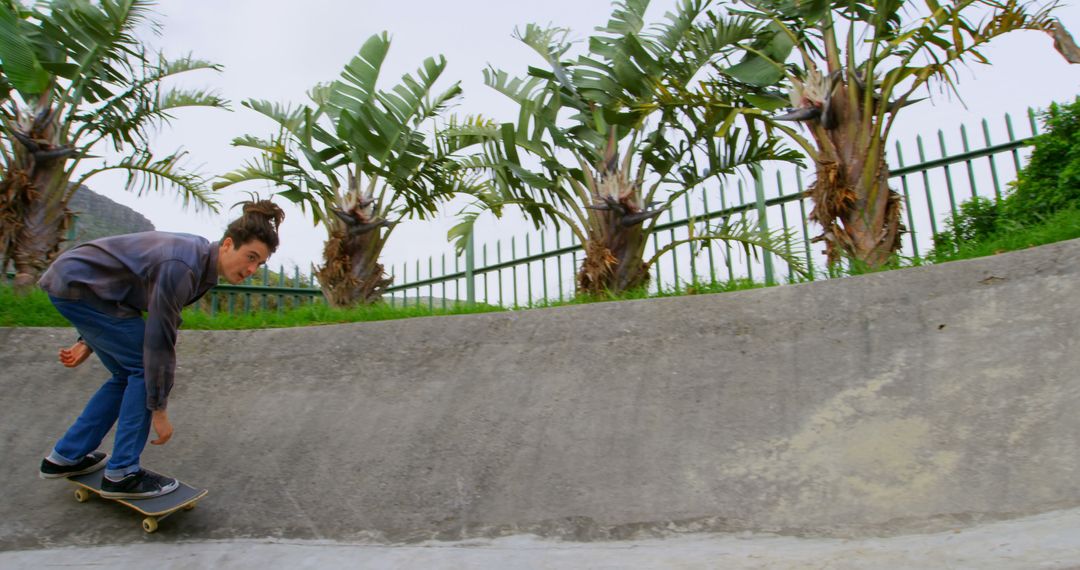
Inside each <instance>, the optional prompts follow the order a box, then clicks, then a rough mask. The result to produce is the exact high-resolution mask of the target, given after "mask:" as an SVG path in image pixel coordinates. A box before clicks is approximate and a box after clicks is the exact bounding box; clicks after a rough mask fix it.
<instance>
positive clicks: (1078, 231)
mask: <svg viewBox="0 0 1080 570" xmlns="http://www.w3.org/2000/svg"><path fill="white" fill-rule="evenodd" d="M1075 238H1080V209H1069V210H1063V211H1060V212H1058V213H1056V214H1054V215H1052V216H1050V217H1048V218H1046V219H1045V221H1043V222H1042V223H1040V224H1037V225H1032V226H1029V227H1024V228H1019V229H1016V230H1015V231H1010V232H1001V233H1000V234H995V235H993V236H991V237H990V238H989V239H986V240H981V241H978V242H975V243H969V244H963V245H961V246H960V247H959V248H958V249H957V250H956V251H955V252H953V253H950V254H949V255H947V256H945V255H939V256H937V257H936V258H935V259H934V260H933V263H944V262H948V261H957V260H961V259H972V258H976V257H983V256H987V255H994V254H997V253H1003V252H1006V251H1015V250H1021V249H1027V248H1029V247H1035V246H1038V245H1044V244H1048V243H1054V242H1058V241H1064V240H1069V239H1075ZM927 263H930V262H929V261H925V260H915V261H914V262H913V264H916V265H924V264H927ZM764 286H765V285H764V284H762V283H757V282H754V281H750V280H749V279H738V280H735V281H733V282H722V283H695V284H682V285H681V286H680V287H679V289H677V290H676V289H673V288H672V289H668V290H664V291H661V292H659V293H657V292H655V291H652V292H649V291H645V290H639V291H633V292H629V293H627V294H625V295H619V296H617V297H603V296H584V295H583V296H578V297H575V298H573V299H569V300H561V301H541V302H537V303H534V304H532V305H529V306H524V307H515V308H514V309H513V310H525V309H540V308H549V307H561V306H569V305H581V304H586V303H598V302H611V301H625V300H634V299H646V298H657V297H675V296H682V295H701V294H712V293H726V292H730V291H741V290H746V289H755V288H760V287H764ZM506 310H511V309H505V308H502V307H497V306H493V305H484V304H478V305H475V306H472V307H469V306H466V305H465V304H463V303H462V304H459V305H456V306H452V307H448V308H446V309H443V308H439V307H436V308H427V307H425V306H415V305H412V306H406V307H401V306H391V305H388V304H379V305H374V306H369V307H356V308H352V309H335V308H332V307H328V306H325V305H322V304H314V305H305V306H302V307H298V308H293V309H289V310H286V311H283V312H282V313H280V314H279V313H277V312H275V311H267V312H262V311H260V312H254V313H247V314H234V315H229V314H224V313H219V314H217V315H215V316H213V317H211V316H210V315H209V314H207V313H205V312H196V311H193V310H191V309H187V310H185V311H184V324H183V328H184V329H188V330H237V329H262V328H283V327H300V326H314V325H326V324H338V323H355V322H366V321H386V320H394V319H410V318H416V317H436V316H445V315H464V314H475V313H490V312H495V311H506ZM0 326H3V327H66V326H70V324H69V323H68V322H67V320H66V319H64V318H63V317H62V316H60V314H59V313H57V312H56V309H55V308H53V306H52V303H50V302H49V299H48V297H47V296H46V295H45V293H43V292H41V291H39V290H35V291H33V292H32V293H31V294H30V295H28V296H25V297H16V296H15V295H14V293H13V292H12V291H11V288H10V287H9V286H7V285H0Z"/></svg>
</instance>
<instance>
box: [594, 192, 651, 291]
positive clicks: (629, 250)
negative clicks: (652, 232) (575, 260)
mask: <svg viewBox="0 0 1080 570" xmlns="http://www.w3.org/2000/svg"><path fill="white" fill-rule="evenodd" d="M596 215H597V216H599V217H600V220H601V224H600V227H601V228H602V231H599V232H593V233H591V235H590V236H589V238H590V239H589V241H588V242H587V243H586V244H585V260H584V261H583V262H582V264H581V269H580V270H579V271H578V275H577V287H578V292H579V293H586V294H590V295H600V294H616V295H617V294H621V293H624V292H626V291H630V290H632V289H636V288H638V287H642V286H644V285H645V284H647V283H648V282H649V270H648V268H647V267H645V263H644V261H642V255H643V254H644V252H645V243H646V238H647V237H648V236H647V235H646V234H645V231H644V229H643V228H642V224H640V223H638V224H634V225H631V226H622V225H620V224H619V216H618V214H616V213H615V212H611V211H598V212H597V213H596Z"/></svg>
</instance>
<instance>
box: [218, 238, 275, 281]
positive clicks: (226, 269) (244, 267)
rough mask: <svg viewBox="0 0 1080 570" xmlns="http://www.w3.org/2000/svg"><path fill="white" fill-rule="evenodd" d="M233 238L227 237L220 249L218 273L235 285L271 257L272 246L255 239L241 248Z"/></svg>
mask: <svg viewBox="0 0 1080 570" xmlns="http://www.w3.org/2000/svg"><path fill="white" fill-rule="evenodd" d="M234 245H235V244H233V240H232V238H228V237H227V238H225V239H224V240H223V241H222V242H221V248H220V249H219V250H218V275H219V276H221V277H224V278H225V280H226V281H228V282H229V283H232V284H233V285H237V284H239V283H240V282H241V281H243V280H244V279H247V278H248V277H250V276H252V275H254V274H255V272H256V271H258V270H259V266H260V265H262V264H263V263H266V260H267V258H269V257H270V248H269V247H266V244H265V243H263V242H261V241H259V240H257V239H253V240H251V241H249V242H247V243H245V244H244V245H242V246H240V248H239V249H237V248H235V247H234Z"/></svg>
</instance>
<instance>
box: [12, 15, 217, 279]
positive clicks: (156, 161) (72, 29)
mask: <svg viewBox="0 0 1080 570" xmlns="http://www.w3.org/2000/svg"><path fill="white" fill-rule="evenodd" d="M152 4H153V3H152V2H149V1H146V0H101V1H99V2H90V1H88V0H51V1H49V2H42V3H38V4H35V6H34V7H33V8H29V9H28V8H24V7H23V6H22V5H21V4H19V3H18V2H16V1H15V0H0V67H2V68H0V168H2V169H3V170H2V173H0V249H2V254H3V260H2V261H3V263H2V264H0V267H3V268H6V267H7V266H8V263H9V262H12V263H13V264H14V267H15V271H16V278H15V286H16V289H17V290H19V291H26V290H27V289H29V288H30V287H31V286H32V285H33V284H34V283H35V282H36V281H37V278H38V276H39V275H40V274H41V273H42V272H43V271H44V270H45V268H46V267H47V266H48V264H49V262H50V261H51V260H52V259H53V258H54V257H55V256H56V255H57V253H58V252H59V251H60V246H61V243H62V241H63V238H64V235H65V233H66V231H67V228H68V226H69V224H70V223H71V215H72V214H71V212H70V211H69V210H68V208H67V205H68V203H69V201H70V200H71V197H72V196H73V195H74V193H75V191H76V190H78V188H79V187H80V186H81V185H83V184H84V183H85V182H86V181H87V180H89V179H90V178H91V177H93V176H95V175H97V174H100V173H102V172H109V171H124V172H127V174H128V178H127V189H128V190H135V191H137V192H138V193H139V194H140V195H142V194H143V193H144V192H149V191H161V190H163V189H172V190H175V191H177V192H178V193H179V194H180V196H181V197H182V199H183V203H184V205H185V206H187V205H189V204H192V203H193V204H194V205H195V207H197V208H199V207H208V208H210V209H216V207H217V201H216V200H215V199H214V197H213V194H212V192H211V190H210V188H209V185H208V183H207V180H206V179H205V178H204V177H203V176H202V175H200V174H198V173H195V172H192V171H190V170H188V169H186V168H185V167H184V160H183V158H184V156H185V153H184V152H183V151H176V152H174V153H172V154H169V155H167V156H164V157H157V156H155V154H154V153H153V151H152V149H151V148H150V143H149V136H148V135H149V133H150V132H151V130H152V129H153V128H155V127H157V126H159V125H161V124H162V123H165V122H168V121H169V120H170V119H172V118H173V112H174V111H176V110H177V109H181V108H185V107H216V108H224V107H226V102H225V101H224V100H223V99H222V98H221V97H219V96H218V95H216V94H214V93H212V92H208V91H204V90H190V89H169V88H165V87H164V86H163V85H162V83H163V82H164V81H166V80H167V79H169V78H173V77H175V76H178V75H181V74H185V73H189V72H192V71H198V70H213V71H220V69H221V68H220V67H219V66H217V65H215V64H212V63H210V62H207V61H203V60H199V59H195V58H193V57H191V56H187V57H182V58H179V59H172V60H170V59H166V58H165V57H163V56H161V55H155V54H151V53H150V52H149V51H148V49H147V47H146V46H145V45H144V44H143V43H142V42H140V41H139V40H138V39H136V37H135V35H134V33H135V30H136V28H138V27H140V26H142V25H144V24H149V25H151V26H154V25H156V24H154V22H153V20H152V18H151V12H150V7H151V6H152ZM110 144H111V146H112V148H113V150H114V151H116V152H117V153H119V154H122V155H123V156H122V157H121V158H118V159H115V160H103V159H100V158H98V157H95V156H94V155H93V154H92V153H93V152H94V151H95V150H96V149H99V148H104V147H107V146H108V145H110Z"/></svg>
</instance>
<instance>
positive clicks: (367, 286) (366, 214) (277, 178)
mask: <svg viewBox="0 0 1080 570" xmlns="http://www.w3.org/2000/svg"><path fill="white" fill-rule="evenodd" d="M389 49H390V39H389V37H388V35H387V34H386V33H385V32H383V33H381V34H376V35H374V36H372V37H371V38H369V39H368V40H367V41H366V42H365V43H364V45H363V47H361V49H360V52H359V53H358V54H357V55H356V56H355V57H354V58H353V59H352V60H351V61H350V62H349V63H348V65H346V66H345V69H344V70H343V71H342V73H341V76H340V78H339V79H337V80H335V81H333V82H332V83H329V84H323V85H318V86H316V87H315V88H313V89H312V90H311V91H310V92H309V98H310V100H311V103H310V104H309V105H301V106H299V107H295V108H294V107H291V106H282V105H279V104H274V103H270V102H266V101H259V100H248V101H244V102H243V105H244V106H245V107H247V108H249V109H252V110H254V111H256V112H258V113H260V114H262V115H263V116H265V117H267V118H269V119H270V120H271V121H273V122H274V123H275V124H276V125H277V129H276V132H275V133H274V134H273V135H271V136H270V137H267V138H260V137H255V136H251V135H247V136H243V137H239V138H237V139H235V140H234V142H233V144H235V145H237V146H241V147H249V148H253V149H256V150H258V151H259V155H258V157H257V158H256V159H254V160H253V161H249V162H248V164H246V165H245V166H244V167H242V168H240V169H238V170H236V171H234V172H231V173H229V174H226V175H224V176H223V177H222V178H221V180H220V181H218V182H217V183H215V184H214V187H215V188H218V189H220V188H224V187H227V186H230V185H232V184H237V183H240V182H246V181H251V180H263V181H269V182H270V183H271V184H272V185H274V187H276V188H279V189H280V190H278V191H277V194H279V195H280V196H282V197H284V198H286V199H289V200H291V201H293V202H294V203H297V204H299V205H300V206H301V207H302V208H303V209H304V211H305V212H307V211H309V210H310V213H311V216H312V219H313V221H314V223H315V224H316V225H319V224H321V225H322V226H324V227H325V229H326V231H327V235H328V238H327V241H326V243H325V246H324V249H323V262H324V263H323V265H322V267H320V268H319V269H318V271H317V276H318V279H319V283H320V286H321V287H322V290H323V293H324V295H325V296H326V298H327V300H328V301H329V302H330V303H331V304H332V305H334V306H337V307H347V306H352V305H356V304H370V303H374V302H377V301H379V300H380V299H381V298H382V295H383V292H384V291H385V290H386V288H387V287H388V286H389V285H390V284H391V282H392V278H391V277H388V276H387V275H386V273H385V269H384V267H383V265H382V264H381V263H379V256H380V255H381V253H382V250H383V248H384V246H385V245H386V243H387V240H388V239H389V237H390V235H391V233H392V232H393V229H394V226H395V225H397V224H398V223H399V222H400V221H401V220H402V219H404V218H408V217H415V218H419V219H424V218H425V217H427V216H429V215H432V214H434V213H435V212H436V211H437V209H438V207H439V205H440V204H441V203H443V202H444V201H446V200H449V199H451V198H452V197H453V196H454V195H455V194H457V193H459V192H465V191H469V189H470V188H471V186H470V184H472V182H471V180H472V178H475V176H471V175H469V174H467V173H464V172H462V171H460V170H459V168H458V166H457V163H456V162H455V161H454V158H455V152H456V151H457V149H456V148H455V147H454V146H453V145H452V143H451V142H449V140H448V139H446V138H444V137H440V136H439V133H438V132H434V133H432V132H431V131H432V130H433V127H432V123H434V121H435V120H436V119H437V118H438V117H439V116H440V115H441V113H443V111H444V110H445V109H446V108H447V106H448V105H449V104H450V103H451V102H452V101H453V100H454V99H455V98H456V97H458V96H459V95H460V93H461V88H460V85H459V84H458V83H454V84H453V85H451V86H450V87H449V88H448V89H446V90H444V91H441V92H436V91H435V90H434V87H435V83H436V82H437V81H438V79H439V78H440V76H441V75H442V73H443V70H444V69H445V68H446V60H445V58H443V57H441V56H439V57H438V58H427V59H425V60H424V61H423V63H422V64H421V66H420V68H419V69H418V70H417V71H416V73H415V74H411V75H410V74H406V75H405V76H403V77H402V78H401V82H400V83H398V84H397V85H395V86H393V87H392V88H391V89H389V90H379V89H378V88H377V85H376V84H377V83H378V80H379V74H380V72H381V70H382V66H383V63H384V61H385V59H386V55H387V52H388V51H389ZM434 128H437V127H434Z"/></svg>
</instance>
